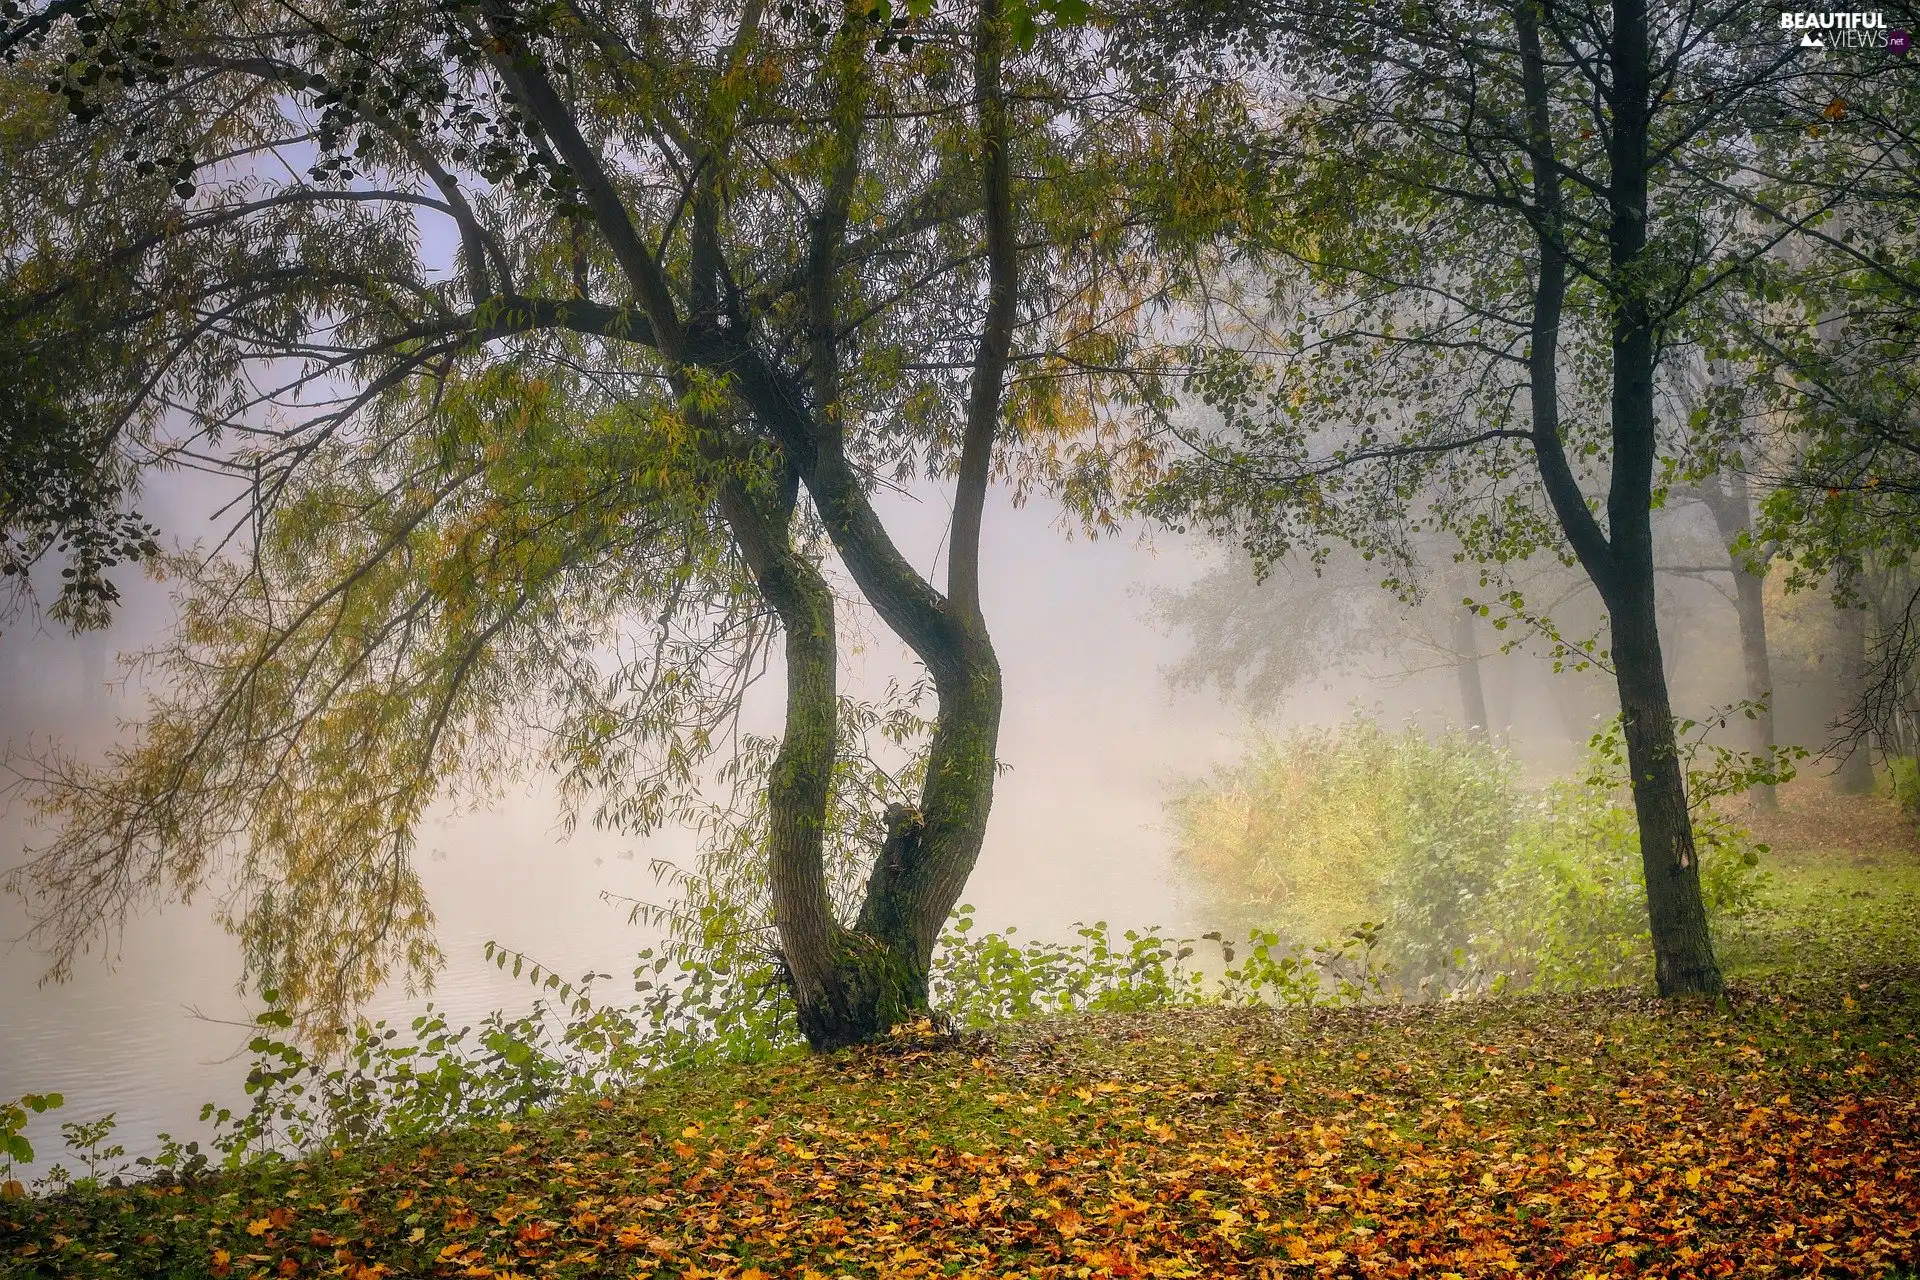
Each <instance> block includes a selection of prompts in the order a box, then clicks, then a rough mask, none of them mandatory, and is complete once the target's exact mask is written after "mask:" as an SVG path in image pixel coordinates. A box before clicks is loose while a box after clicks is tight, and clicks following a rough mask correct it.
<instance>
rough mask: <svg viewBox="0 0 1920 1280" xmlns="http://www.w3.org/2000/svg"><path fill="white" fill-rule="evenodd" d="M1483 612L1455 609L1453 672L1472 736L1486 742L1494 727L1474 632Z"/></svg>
mask: <svg viewBox="0 0 1920 1280" xmlns="http://www.w3.org/2000/svg"><path fill="white" fill-rule="evenodd" d="M1478 617H1479V615H1478V614H1476V613H1475V612H1474V611H1473V610H1472V609H1470V608H1468V607H1467V606H1466V605H1464V604H1463V605H1460V606H1459V607H1457V608H1456V609H1454V611H1453V674H1454V678H1455V679H1456V680H1458V681H1459V684H1460V713H1461V714H1462V715H1463V716H1465V717H1466V729H1467V735H1468V736H1469V737H1474V738H1478V739H1480V740H1481V741H1482V742H1487V741H1491V740H1492V736H1493V726H1492V725H1491V724H1490V723H1489V722H1488V720H1487V691H1486V687H1485V686H1484V685H1483V684H1481V682H1480V646H1479V643H1478V637H1477V636H1475V635H1474V630H1475V627H1474V621H1475V619H1476V618H1478Z"/></svg>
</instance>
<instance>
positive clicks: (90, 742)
mask: <svg viewBox="0 0 1920 1280" xmlns="http://www.w3.org/2000/svg"><path fill="white" fill-rule="evenodd" d="M908 515H909V516H911V517H913V518H914V519H918V520H920V522H921V523H923V524H925V525H926V526H927V527H926V529H925V530H923V531H922V532H924V533H925V534H926V535H927V539H928V544H929V545H928V549H926V550H925V551H924V552H923V554H922V558H923V559H927V558H930V557H931V555H932V554H933V552H934V550H936V549H937V535H938V533H939V532H940V529H941V528H942V527H943V523H942V522H943V521H944V517H945V512H944V511H943V510H941V511H932V510H928V511H922V512H917V513H916V512H909V513H908ZM1050 520H1051V517H1050V515H1048V514H1047V513H1045V512H1041V511H1038V510H1036V509H1035V508H1027V509H1025V510H1021V511H1014V510H1009V509H1005V508H1002V509H1000V510H997V511H995V512H994V513H993V514H992V516H991V518H990V520H989V523H988V529H989V538H988V544H987V547H986V552H987V558H988V564H987V582H988V584H989V591H988V599H987V601H986V606H987V610H988V616H989V617H990V618H991V619H992V622H993V628H994V634H995V638H996V641H997V643H998V646H999V648H1000V650H1001V653H1002V655H1003V664H1004V667H1005V670H1006V682H1007V689H1008V691H1009V696H1008V705H1007V712H1006V717H1005V724H1004V728H1003V738H1002V754H1003V758H1005V759H1006V760H1007V761H1008V762H1009V763H1010V764H1011V765H1012V766H1013V767H1012V772H1011V773H1009V774H1008V775H1006V776H1005V777H1003V778H1002V780H1001V782H1000V784H999V788H998V793H997V799H996V804H995V811H994V825H993V828H992V832H991V834H990V836H989V839H988V844H987V847H986V850H985V852H984V853H983V855H982V860H981V864H980V867H979V869H978V870H977V872H976V874H975V878H974V880H973V882H972V884H971V885H970V886H969V892H968V895H967V897H968V900H970V901H972V902H973V903H974V904H975V905H976V906H977V907H978V908H979V911H980V916H981V920H982V923H983V924H984V925H987V926H989V927H997V926H1003V925H1006V924H1009V923H1013V924H1018V925H1020V926H1021V928H1022V930H1023V932H1032V931H1035V930H1039V931H1046V932H1064V930H1065V928H1066V926H1067V925H1069V924H1070V923H1071V922H1073V921H1075V920H1083V919H1085V920H1091V919H1097V918H1105V919H1108V920H1111V921H1114V922H1115V923H1121V922H1149V921H1158V922H1166V923H1177V922H1178V919H1179V917H1180V914H1181V910H1182V908H1181V905H1180V904H1179V903H1177V902H1176V901H1175V900H1174V897H1173V894H1172V890H1171V887H1170V878H1169V875H1168V869H1169V864H1168V854H1167V847H1166V844H1167V841H1166V836H1165V833H1164V831H1163V830H1162V829H1161V827H1160V807H1159V806H1160V800H1161V797H1162V796H1163V795H1164V793H1165V785H1166V783H1167V782H1168V781H1169V780H1171V779H1172V778H1174V777H1177V776H1181V775H1186V774H1191V773H1195V772H1204V771H1205V770H1206V769H1207V768H1208V766H1209V765H1210V764H1212V763H1213V762H1215V761H1217V760H1220V759H1223V758H1225V757H1226V756H1228V755H1229V754H1231V753H1232V752H1233V751H1234V749H1235V738H1236V734H1237V733H1238V731H1239V729H1240V727H1241V726H1240V722H1239V719H1238V717H1237V716H1235V715H1234V714H1233V713H1231V712H1229V711H1226V710H1223V709H1221V708H1219V707H1217V706H1215V705H1214V704H1213V703H1212V702H1211V701H1209V700H1206V699H1189V700H1182V701H1179V702H1174V701H1172V700H1170V699H1169V698H1168V697H1167V696H1166V694H1165V693H1164V691H1163V686H1162V684H1161V681H1160V679H1159V675H1158V671H1157V666H1158V665H1159V664H1161V663H1164V662H1166V661H1168V660H1169V659H1170V658H1171V657H1172V656H1173V651H1172V645H1171V642H1170V641H1168V640H1167V639H1166V638H1165V637H1162V636H1161V635H1159V634H1158V633H1157V632H1156V631H1155V630H1154V629H1153V628H1152V627H1150V626H1149V625H1147V624H1146V623H1144V622H1142V621H1141V620H1140V613H1141V609H1140V604H1139V601H1138V599H1137V595H1136V584H1137V583H1139V582H1140V581H1141V580H1142V579H1147V580H1159V581H1180V580H1184V579H1185V578H1186V577H1187V575H1189V574H1190V573H1191V572H1192V566H1193V558H1192V556H1191V554H1190V553H1187V552H1185V551H1183V550H1182V549H1180V548H1179V547H1178V546H1175V547H1174V548H1173V549H1172V553H1171V554H1161V555H1143V554H1141V552H1140V550H1139V548H1138V547H1137V546H1135V545H1134V544H1132V543H1130V542H1124V541H1113V542H1103V543H1097V544H1088V543H1085V542H1079V543H1073V544H1069V543H1066V542H1065V541H1063V540H1062V539H1061V538H1060V536H1059V534H1058V532H1057V530H1055V529H1053V528H1051V527H1050ZM128 595H129V607H128V610H127V613H126V615H125V616H124V617H123V619H122V621H121V622H120V623H119V624H117V625H116V628H115V630H114V632H113V633H111V634H109V635H108V636H106V637H86V638H82V639H81V640H78V641H75V640H73V639H70V638H67V637H64V636H31V635H25V636H23V635H22V634H21V633H20V632H19V631H17V630H11V629H10V630H9V631H8V632H7V634H6V635H5V636H4V638H0V742H8V741H11V742H13V743H15V744H16V745H17V744H18V743H20V742H21V741H22V740H24V739H26V738H27V737H29V736H35V737H44V736H45V735H47V734H49V733H54V734H58V735H60V736H61V737H62V739H63V740H66V741H69V742H71V743H73V744H74V745H75V746H76V747H78V748H79V749H80V750H81V751H82V752H83V753H86V752H89V751H94V750H97V749H98V748H99V747H100V746H102V745H104V744H105V743H106V742H108V741H110V740H111V739H112V737H113V736H114V734H115V733H116V731H117V730H116V721H117V720H122V719H127V718H131V717H134V716H136V715H137V714H138V712H139V702H138V700H137V699H136V698H135V697H133V696H130V695H127V694H125V693H124V692H114V691H109V690H106V689H104V688H103V685H104V683H105V682H106V681H107V680H108V679H109V678H110V677H111V676H112V675H113V674H114V670H115V668H114V663H113V658H112V655H113V654H114V652H115V651H117V650H124V649H129V648H133V647H136V646H138V645H141V644H144V643H147V642H148V639H149V638H150V637H152V636H153V635H157V634H158V632H159V629H160V627H161V626H162V625H163V622H164V619H165V617H166V609H165V602H164V599H163V597H162V596H161V595H160V593H159V590H158V589H157V588H154V587H152V586H150V585H143V584H133V589H131V590H129V592H128ZM904 669H905V664H904V663H902V662H901V660H900V654H899V651H898V648H897V646H896V645H895V644H894V642H893V641H892V640H891V638H890V637H884V636H881V637H879V638H877V639H875V640H873V641H872V642H871V643H870V644H869V646H868V652H867V653H866V654H865V655H864V656H862V657H859V658H856V659H855V660H854V669H853V671H851V672H850V677H851V678H852V679H854V680H862V679H864V680H865V682H866V683H867V685H868V687H870V688H877V687H878V686H879V685H880V684H882V683H884V680H885V678H886V677H887V676H888V675H891V674H895V673H897V672H899V671H901V670H904ZM776 696H777V694H776ZM1342 701H1344V697H1342V698H1340V699H1336V700H1335V701H1334V702H1333V704H1332V705H1333V710H1334V711H1335V713H1336V714H1337V711H1338V708H1339V706H1340V703H1341V702H1342ZM556 818H557V813H556V811H555V808H554V805H553V804H552V802H551V799H550V797H548V796H546V795H544V794H543V793H541V792H539V791H537V790H534V791H528V792H515V793H512V794H510V795H507V796H504V797H502V799H501V800H500V802H499V803H498V804H497V805H495V806H494V807H493V808H492V809H491V810H490V811H488V812H485V813H480V814H446V815H442V816H441V818H439V819H438V820H436V821H435V822H433V823H432V824H431V825H430V827H429V828H428V829H427V830H426V831H425V832H423V834H422V838H421V841H420V846H421V851H422V853H421V867H422V871H423V874H424V875H425V877H426V879H427V881H428V885H429V890H430V893H431V901H432V903H433V906H434V909H435V911H436V912H437V914H438V916H439V921H440V924H439V937H440V941H441V944H442V947H443V949H444V950H445V951H446V953H447V956H448V964H447V967H446V969H445V971H444V972H443V973H442V974H441V975H440V976H439V979H438V982H437V984H436V989H435V990H434V992H433V993H432V995H431V997H430V998H432V999H433V1000H435V1001H436V1002H438V1003H439V1004H440V1005H442V1006H443V1007H445V1008H446V1009H448V1010H449V1011H450V1012H451V1013H452V1014H453V1016H454V1020H455V1022H456V1025H458V1023H459V1022H460V1021H463V1020H464V1021H471V1020H475V1019H477V1018H479V1017H480V1016H481V1015H483V1014H484V1013H486V1012H487V1011H489V1010H491V1009H495V1008H503V1007H504V1008H517V1007H524V1006H525V1005H526V1004H527V1003H528V1002H529V1001H530V999H531V997H532V992H531V990H530V988H528V987H527V986H526V985H525V983H524V982H518V983H516V982H515V981H513V980H512V979H510V978H509V977H508V976H507V975H505V974H502V973H500V972H498V971H496V970H495V969H494V968H493V967H492V966H491V965H489V964H487V963H486V962H485V961H484V959H483V958H482V955H481V949H482V947H483V945H484V944H485V943H486V942H487V941H488V940H489V939H494V940H498V941H500V942H502V943H504V944H506V945H508V946H511V947H514V948H517V949H519V950H522V951H525V952H527V953H528V954H529V955H531V956H534V957H536V958H538V959H539V960H541V962H542V963H544V964H548V965H551V966H553V967H554V968H555V969H557V970H558V971H559V972H561V973H562V974H566V975H572V974H575V973H579V972H582V971H585V970H588V969H595V970H599V971H602V972H609V973H612V974H615V975H617V977H619V978H624V977H625V975H627V974H628V973H629V972H630V970H631V969H632V965H633V961H632V959H631V956H632V953H633V952H634V951H635V950H636V949H637V948H638V947H640V946H642V945H644V944H645V943H646V941H647V938H646V936H645V935H643V934H642V933H641V932H640V931H638V930H636V929H635V928H633V927H632V926H629V925H628V924H627V923H626V918H625V916H626V913H625V910H624V909H623V908H619V907H616V906H611V905H608V904H606V903H603V902H602V901H601V900H600V898H599V893H600V891H601V890H603V889H607V890H612V891H614V892H616V893H622V894H627V895H630V896H636V897H643V898H644V897H650V896H655V895H654V885H653V883H652V878H651V874H650V873H649V871H648V869H647V868H648V862H649V860H650V859H651V858H653V857H658V856H668V857H682V856H685V854H686V853H687V852H688V850H689V848H690V845H689V842H688V840H687V838H686V837H685V835H684V834H682V833H678V832H667V833H662V834H660V835H657V836H654V837H651V838H648V839H645V840H641V839H634V838H627V837H619V836H613V835H606V834H602V833H595V832H590V831H582V832H580V833H578V834H576V835H575V836H574V837H573V838H571V839H565V840H563V839H562V838H561V837H560V835H559V834H558V832H557V831H556V829H555V822H556ZM26 834H28V833H26V832H25V831H24V829H23V827H22V825H21V822H20V819H19V815H18V814H17V813H16V814H12V815H9V816H8V817H7V818H5V819H0V865H6V864H9V863H11V862H12V861H13V860H14V859H15V858H16V857H17V854H18V851H19V849H20V848H21V842H22V839H23V836H25V835H26ZM23 929H24V917H23V915H22V914H21V911H20V907H19V904H18V903H17V902H14V901H12V900H11V899H7V900H4V901H0V938H3V939H6V940H13V939H17V938H18V937H19V936H20V934H21V933H22V931H23ZM113 955H114V957H115V961H114V963H113V964H111V965H105V964H101V963H98V962H94V963H88V964H84V965H82V966H81V968H80V971H79V973H78V974H77V975H76V976H75V978H74V980H73V981H72V982H71V983H68V984H66V985H64V986H59V987H45V988H43V987H37V986H36V984H35V979H36V978H37V976H38V975H39V973H40V971H41V968H42V965H41V962H40V958H39V957H38V956H37V955H35V954H34V953H33V952H32V951H31V950H30V949H28V948H27V947H25V946H24V945H18V944H16V945H13V946H12V947H11V948H10V949H7V950H5V951H4V953H0V956H3V959H4V966H3V967H0V1095H4V1096H7V1097H17V1096H18V1095H19V1094H21V1093H23V1092H45V1091H48V1090H58V1091H60V1092H62V1093H64V1094H65V1095H66V1098H67V1105H66V1107H65V1108H64V1109H63V1110H62V1111H61V1112H58V1113H54V1114H52V1115H48V1116H43V1117H39V1118H38V1119H37V1120H36V1121H35V1124H34V1127H33V1129H32V1130H31V1131H30V1133H31V1137H32V1140H33V1142H34V1145H35V1147H36V1149H37V1151H38V1152H39V1154H40V1155H41V1157H42V1160H41V1166H40V1167H44V1165H45V1163H46V1162H47V1157H48V1156H49V1155H52V1156H54V1157H56V1158H57V1157H58V1156H59V1154H60V1139H59V1134H58V1124H59V1122H60V1121H61V1120H63V1119H64V1120H76V1119H77V1120H90V1119H93V1118H95V1117H97V1116H99V1115H102V1114H104V1113H106V1112H108V1111H113V1112H116V1113H117V1116H118V1119H119V1123H120V1129H119V1133H118V1135H117V1136H118V1139H119V1140H120V1141H122V1142H123V1143H124V1144H125V1145H126V1146H127V1148H128V1150H129V1153H130V1154H135V1155H137V1154H141V1153H142V1152H144V1151H146V1150H149V1149H150V1145H151V1140H152V1137H153V1135H154V1134H155V1133H157V1132H159V1131H161V1130H167V1131H170V1132H172V1133H173V1134H175V1135H176V1136H182V1137H184V1136H186V1135H188V1134H190V1133H195V1132H197V1124H196V1121H195V1117H196V1116H197V1114H198V1112H199V1108H200V1104H201V1103H202V1102H205V1101H219V1102H222V1103H224V1104H227V1105H233V1104H235V1103H236V1102H238V1101H240V1100H241V1099H242V1098H243V1097H244V1095H243V1093H242V1090H241V1081H242V1080H243V1078H244V1075H245V1061H244V1058H243V1057H240V1056H236V1050H237V1049H238V1048H239V1047H240V1046H241V1045H243V1044H244V1041H245V1039H246V1035H247V1033H246V1032H245V1031H244V1030H243V1029H240V1028H238V1027H235V1026H233V1025H231V1023H232V1022H234V1021H235V1020H238V1019H242V1018H244V1016H245V1015H246V1014H247V1012H248V1006H247V1004H246V1002H245V1001H244V1000H243V999H242V998H241V997H240V996H239V995H238V994H236V992H235V990H234V986H235V982H236V980H237V978H238V975H239V964H238V958H237V953H236V950H235V947H234V944H233V942H232V940H231V939H229V938H228V937H226V935H225V934H224V933H222V932H221V931H220V930H219V929H218V928H217V927H216V926H215V925H214V924H213V923H212V922H211V919H210V911H209V907H208V905H207V902H206V900H205V899H204V898H203V899H201V900H199V901H197V902H196V903H194V904H193V905H191V906H180V905H174V906H170V907H168V908H167V909H165V910H163V911H158V912H153V913H149V914H147V915H145V916H142V917H140V918H138V919H136V920H134V921H132V922H131V923H130V925H129V927H128V929H127V931H126V934H125V936H124V937H122V938H120V939H118V940H117V945H116V946H115V948H114V950H113ZM423 999H424V997H409V996H408V995H407V994H406V993H404V992H398V991H396V992H391V993H388V995H386V996H385V997H384V998H383V999H381V1000H380V1001H379V1002H378V1003H377V1005H376V1007H375V1008H374V1009H372V1010H370V1013H371V1014H373V1015H374V1016H392V1017H399V1018H405V1017H410V1016H411V1015H412V1013H413V1012H414V1011H416V1010H417V1009H418V1007H419V1006H420V1004H421V1003H422V1001H423ZM223 1020H224V1021H223Z"/></svg>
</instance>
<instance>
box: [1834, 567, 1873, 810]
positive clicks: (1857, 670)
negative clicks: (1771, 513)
mask: <svg viewBox="0 0 1920 1280" xmlns="http://www.w3.org/2000/svg"><path fill="white" fill-rule="evenodd" d="M1860 586H1861V583H1860V575H1859V573H1858V571H1857V570H1854V569H1853V568H1851V567H1849V568H1848V569H1847V570H1846V571H1845V573H1844V574H1843V576H1842V578H1841V583H1840V587H1841V591H1842V593H1843V597H1844V596H1845V595H1846V594H1849V593H1850V594H1857V593H1858V592H1859V590H1860ZM1834 631H1835V634H1836V636H1837V637H1838V640H1839V644H1838V648H1839V650H1840V652H1839V655H1838V656H1839V659H1840V705H1841V709H1842V715H1843V716H1845V715H1849V714H1851V713H1852V712H1853V711H1854V709H1855V708H1857V707H1859V706H1861V705H1862V703H1863V702H1864V701H1865V698H1866V693H1867V678H1868V665H1869V664H1868V662H1867V611H1866V609H1865V608H1864V607H1863V602H1861V601H1858V600H1848V601H1847V603H1844V604H1839V605H1837V606H1836V607H1835V609H1834ZM1833 789H1834V790H1835V791H1836V792H1838V793H1839V794H1841V795H1843V796H1864V795H1867V794H1868V793H1870V792H1871V791H1872V790H1873V751H1872V739H1871V738H1870V737H1869V736H1868V734H1867V732H1866V729H1865V727H1864V725H1862V727H1861V730H1860V732H1859V733H1858V734H1856V735H1854V736H1853V738H1852V740H1851V741H1850V742H1848V743H1847V754H1846V755H1845V756H1844V757H1842V758H1841V761H1840V766H1839V767H1838V768H1837V769H1835V770H1834V771H1833Z"/></svg>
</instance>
